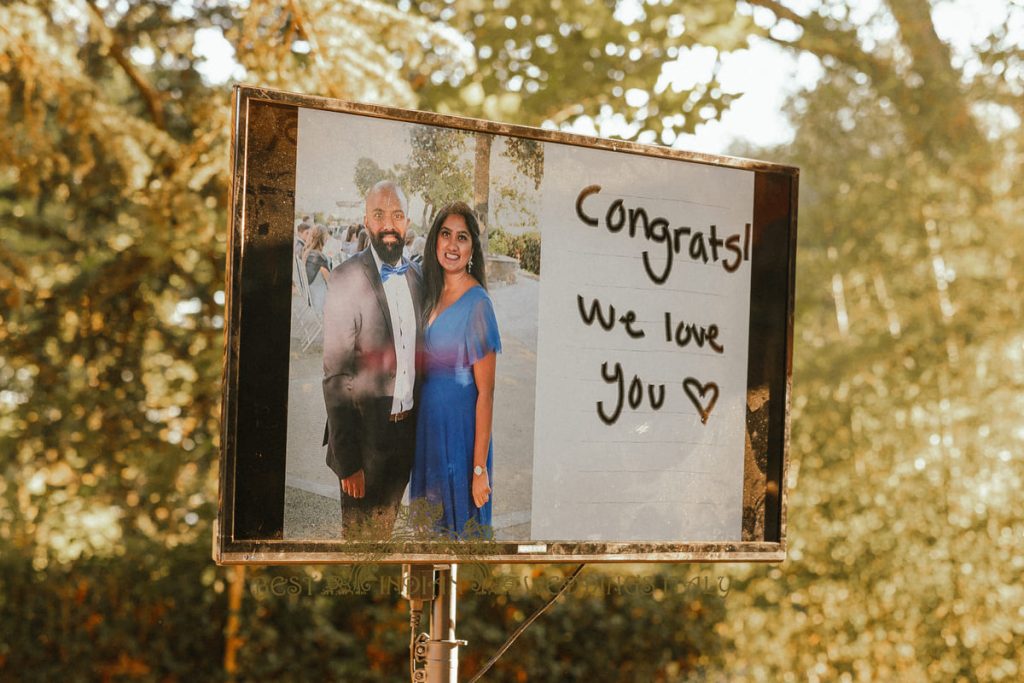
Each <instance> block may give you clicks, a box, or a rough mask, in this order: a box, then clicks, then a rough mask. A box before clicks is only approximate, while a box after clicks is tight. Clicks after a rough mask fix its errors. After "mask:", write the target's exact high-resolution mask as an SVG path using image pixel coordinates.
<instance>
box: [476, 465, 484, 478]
mask: <svg viewBox="0 0 1024 683" xmlns="http://www.w3.org/2000/svg"><path fill="white" fill-rule="evenodd" d="M483 473H484V468H483V467H480V465H477V466H476V467H474V468H473V476H475V477H479V476H480V475H481V474H483Z"/></svg>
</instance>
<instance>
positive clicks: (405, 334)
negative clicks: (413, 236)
mask: <svg viewBox="0 0 1024 683" xmlns="http://www.w3.org/2000/svg"><path fill="white" fill-rule="evenodd" d="M370 251H371V252H372V253H373V260H374V261H375V262H376V264H377V272H378V273H379V272H380V269H381V266H382V263H383V262H382V261H381V260H380V256H378V255H377V250H376V249H374V248H373V247H372V246H371V247H370ZM381 284H382V285H383V286H384V298H385V299H387V302H388V311H389V313H390V314H391V329H392V330H393V331H394V339H395V358H396V359H397V360H398V363H397V365H396V367H395V392H394V400H393V401H392V403H391V414H392V415H396V414H398V413H402V412H405V411H406V410H411V409H412V405H413V387H414V386H415V384H416V307H415V306H413V303H412V293H411V292H410V291H409V283H408V281H407V280H406V276H405V275H391V276H390V277H388V279H387V282H382V283H381Z"/></svg>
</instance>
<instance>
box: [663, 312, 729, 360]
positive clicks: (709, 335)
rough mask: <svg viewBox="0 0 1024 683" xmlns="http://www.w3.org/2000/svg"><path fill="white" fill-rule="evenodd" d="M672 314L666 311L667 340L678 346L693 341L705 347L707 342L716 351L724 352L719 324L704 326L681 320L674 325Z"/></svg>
mask: <svg viewBox="0 0 1024 683" xmlns="http://www.w3.org/2000/svg"><path fill="white" fill-rule="evenodd" d="M672 323H673V321H672V314H671V313H669V312H668V311H665V341H667V342H669V343H672V342H675V344H676V346H687V345H688V344H689V343H690V342H691V341H692V342H694V343H696V344H697V346H699V347H701V348H703V347H704V344H705V343H706V344H707V345H708V346H710V347H711V348H712V349H713V350H714V351H715V352H717V353H722V352H723V351H725V347H724V346H722V345H721V344H720V343H718V325H714V324H712V325H709V326H708V327H706V328H705V327H704V326H702V325H696V324H694V323H687V322H686V321H684V320H680V321H679V322H677V323H675V327H673V325H672Z"/></svg>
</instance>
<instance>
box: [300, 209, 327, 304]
mask: <svg viewBox="0 0 1024 683" xmlns="http://www.w3.org/2000/svg"><path fill="white" fill-rule="evenodd" d="M326 242H327V230H325V229H324V227H323V226H322V225H314V226H313V227H312V228H310V230H309V231H308V232H307V237H306V246H305V248H304V249H303V250H302V255H301V256H300V260H301V261H302V265H303V268H305V270H306V282H307V283H308V284H309V297H310V300H311V301H312V305H313V308H314V309H316V310H317V311H323V310H324V297H325V295H326V293H327V279H328V278H329V277H330V276H331V262H330V260H329V259H328V258H327V256H326V255H325V254H324V251H323V249H324V244H326Z"/></svg>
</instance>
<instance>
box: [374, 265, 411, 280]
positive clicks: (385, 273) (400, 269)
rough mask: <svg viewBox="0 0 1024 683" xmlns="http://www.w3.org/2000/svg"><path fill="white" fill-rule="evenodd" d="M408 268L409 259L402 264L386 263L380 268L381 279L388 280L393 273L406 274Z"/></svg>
mask: <svg viewBox="0 0 1024 683" xmlns="http://www.w3.org/2000/svg"><path fill="white" fill-rule="evenodd" d="M407 270H409V262H408V261H406V262H405V263H403V264H402V265H400V266H393V265H391V264H390V263H385V264H384V265H383V266H381V269H380V281H381V282H387V281H388V278H389V277H391V276H392V275H405V271H407Z"/></svg>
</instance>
